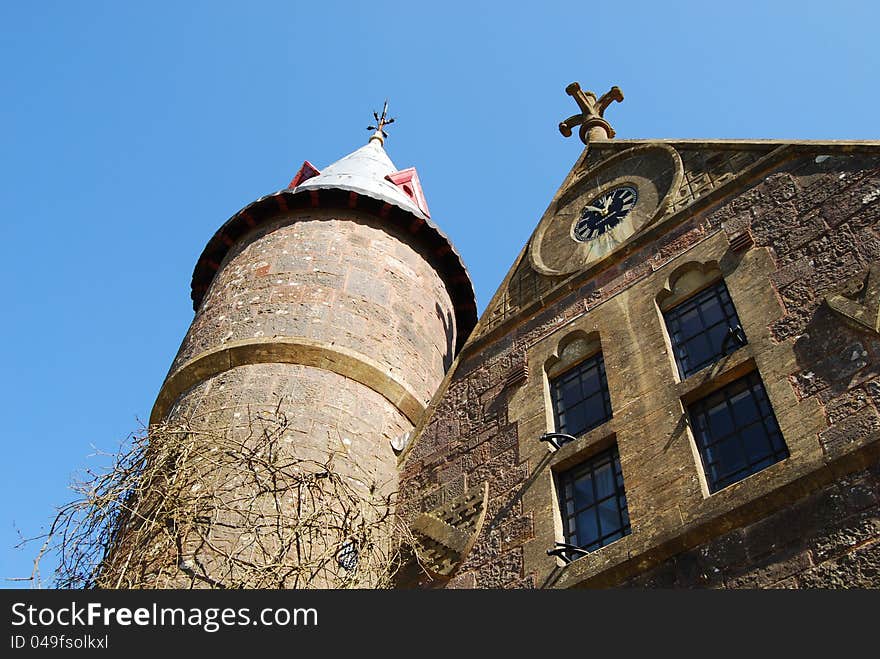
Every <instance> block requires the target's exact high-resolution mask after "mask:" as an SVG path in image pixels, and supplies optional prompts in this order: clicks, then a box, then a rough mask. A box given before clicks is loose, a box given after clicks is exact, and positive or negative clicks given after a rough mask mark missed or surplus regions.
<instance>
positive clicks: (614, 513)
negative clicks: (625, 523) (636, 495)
mask: <svg viewBox="0 0 880 659" xmlns="http://www.w3.org/2000/svg"><path fill="white" fill-rule="evenodd" d="M598 507H599V524H600V525H601V527H602V535H608V534H610V533H613V532H614V531H616V530H618V529H620V527H621V523H620V512H619V511H618V510H617V499H616V498H614V497H611V498H610V499H605V501H601V502H600V503H599V506H598Z"/></svg>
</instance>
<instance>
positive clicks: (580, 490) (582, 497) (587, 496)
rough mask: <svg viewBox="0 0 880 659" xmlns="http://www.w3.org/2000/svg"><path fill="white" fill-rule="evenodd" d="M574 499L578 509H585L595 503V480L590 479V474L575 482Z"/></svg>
mask: <svg viewBox="0 0 880 659" xmlns="http://www.w3.org/2000/svg"><path fill="white" fill-rule="evenodd" d="M574 497H575V500H576V501H577V507H578V508H583V507H584V506H587V505H590V504H592V503H593V501H594V499H595V497H594V496H593V479H592V478H590V475H589V474H587V475H586V476H584V477H582V478H579V479H578V480H576V481H575V482H574Z"/></svg>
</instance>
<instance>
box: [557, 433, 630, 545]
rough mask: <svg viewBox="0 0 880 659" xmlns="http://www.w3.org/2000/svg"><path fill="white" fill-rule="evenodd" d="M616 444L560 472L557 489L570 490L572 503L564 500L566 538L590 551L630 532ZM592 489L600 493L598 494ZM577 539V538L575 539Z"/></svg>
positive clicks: (561, 490)
mask: <svg viewBox="0 0 880 659" xmlns="http://www.w3.org/2000/svg"><path fill="white" fill-rule="evenodd" d="M620 473H621V470H620V457H619V456H618V453H617V447H613V448H611V449H609V450H607V451H604V452H602V453H600V454H598V455H596V456H595V457H593V458H592V459H590V460H588V461H586V462H584V463H582V464H580V465H578V466H576V467H574V468H572V469H569V470H568V471H565V472H562V473H560V474H559V475H558V476H557V478H558V480H559V491H560V492H572V493H573V497H574V498H573V500H572V501H571V502H570V503H571V504H572V505H567V504H568V503H569V502H566V501H564V500H563V502H562V503H563V504H565V505H562V506H561V509H562V510H563V511H564V512H563V524H564V527H565V537H566V538H567V539H569V541H570V542H573V543H574V544H576V545H577V546H579V547H581V548H583V549H587V550H590V551H592V550H593V549H598V548H600V547H603V546H605V545H607V544H609V543H610V542H613V541H614V540H618V539H620V538H622V537H623V536H625V535H628V534H629V533H630V523H629V512H628V511H627V507H626V492H624V489H623V480H622V478H621V476H620ZM594 488H595V489H598V490H599V492H600V495H599V496H598V497H597V496H596V495H595V492H594ZM575 538H576V540H575Z"/></svg>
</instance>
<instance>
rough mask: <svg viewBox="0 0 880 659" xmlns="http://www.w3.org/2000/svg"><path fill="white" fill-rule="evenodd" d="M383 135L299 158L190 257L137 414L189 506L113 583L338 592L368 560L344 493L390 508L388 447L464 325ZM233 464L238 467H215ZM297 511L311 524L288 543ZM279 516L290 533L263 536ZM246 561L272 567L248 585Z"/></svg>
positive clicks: (412, 416) (393, 470)
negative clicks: (324, 494)
mask: <svg viewBox="0 0 880 659" xmlns="http://www.w3.org/2000/svg"><path fill="white" fill-rule="evenodd" d="M387 123H389V122H387V121H384V115H383V120H381V121H380V122H379V125H378V126H377V130H376V133H375V134H374V135H373V137H371V138H370V140H369V142H368V143H367V144H366V145H365V146H363V147H361V148H359V149H357V150H356V151H354V152H353V153H351V154H349V155H347V156H345V157H344V158H342V159H340V160H338V161H337V162H335V163H333V164H332V165H329V166H328V167H326V168H324V169H323V170H318V169H317V168H316V167H314V166H313V165H311V164H310V163H309V162H308V161H306V162H305V163H304V164H303V166H302V167H301V169H300V170H299V172H298V173H297V174H296V176H295V178H294V179H293V181H291V183H290V185H289V186H288V187H287V188H286V189H284V190H281V191H279V192H275V193H273V194H269V195H267V196H265V197H262V198H260V199H258V200H257V201H255V202H253V203H252V204H250V205H249V206H247V207H245V208H244V209H242V210H241V211H239V212H238V213H236V214H235V215H233V216H232V218H230V219H229V220H228V221H227V222H226V223H225V224H224V225H223V226H222V227H221V228H220V230H219V231H218V232H217V233H216V234H215V235H214V237H213V238H212V239H211V240H210V242H209V243H208V245H207V247H206V248H205V250H204V252H203V253H202V255H201V257H200V259H199V261H198V264H197V265H196V268H195V271H194V274H193V280H192V299H193V307H194V309H195V312H196V315H195V318H194V320H193V322H192V325H191V326H190V329H189V331H188V332H187V335H186V337H185V338H184V340H183V343H182V345H181V347H180V350H179V352H178V354H177V357H176V358H175V359H174V362H173V364H172V366H171V369H170V371H169V373H168V376H167V378H166V379H165V382H164V384H163V385H162V388H161V391H160V393H159V396H158V398H157V401H156V404H155V407H154V409H153V412H152V415H151V419H150V421H151V428H154V429H157V428H165V429H168V428H177V427H181V428H183V429H184V430H181V431H179V432H181V433H184V434H185V436H186V437H187V440H186V441H187V442H188V443H189V444H188V446H190V447H191V451H192V455H190V456H189V458H188V461H184V462H182V461H181V459H180V456H179V455H177V454H175V455H174V466H173V467H172V468H171V470H172V471H179V470H181V469H182V470H183V472H184V473H182V474H179V475H176V476H175V478H177V479H178V480H181V481H182V482H185V483H186V484H187V485H186V490H185V495H186V496H187V497H189V496H192V497H196V498H198V503H197V504H178V505H181V506H183V507H184V508H187V506H190V507H192V506H195V507H196V508H199V510H200V512H193V511H192V510H190V511H189V512H188V513H187V514H186V515H183V517H187V519H185V520H181V519H174V520H172V521H171V522H169V523H168V524H169V525H170V526H171V527H173V529H172V531H170V532H166V536H167V537H165V538H164V539H163V540H161V541H159V540H157V541H156V543H154V544H157V546H158V545H161V547H162V548H161V549H155V548H153V549H150V550H149V551H148V552H147V550H145V549H143V548H138V547H134V549H133V550H132V549H130V550H129V551H134V553H135V554H136V555H137V554H138V553H140V552H147V553H149V554H150V556H151V557H147V556H146V555H144V556H141V559H142V560H141V565H140V566H139V568H138V569H139V574H138V576H137V577H136V581H138V583H133V582H131V581H130V580H128V581H126V580H123V581H122V582H120V585H124V586H126V585H127V586H129V587H131V586H133V585H138V586H141V585H144V586H177V587H180V586H187V585H197V586H198V585H204V584H208V585H220V586H230V585H237V586H245V587H266V586H280V587H303V586H309V585H319V586H325V585H326V586H335V585H339V583H340V581H341V580H345V579H349V581H351V579H352V575H353V574H354V573H355V572H356V570H357V557H358V555H359V553H360V555H361V556H363V552H364V551H367V549H366V548H365V547H363V546H359V543H361V542H370V543H372V544H371V548H372V549H369V550H370V551H372V550H375V549H376V546H377V545H376V544H375V538H373V539H371V540H360V539H359V538H358V533H360V531H358V530H357V528H355V527H356V526H357V524H360V525H361V527H364V525H365V522H364V520H360V521H359V522H355V523H351V524H350V523H349V521H350V520H348V518H349V517H352V516H354V514H355V512H357V511H355V510H354V508H358V505H359V504H357V502H355V503H354V504H351V501H350V498H351V495H352V493H354V494H355V495H356V496H361V497H363V500H364V502H365V504H364V505H366V506H368V507H369V505H374V503H370V502H376V501H378V502H379V503H378V504H375V506H374V507H375V508H376V510H374V512H376V511H378V513H379V516H380V517H381V516H383V515H384V514H387V513H388V512H389V511H388V510H386V511H384V512H383V511H382V508H383V506H384V504H383V503H382V502H386V503H388V504H389V505H393V499H391V498H389V496H390V495H391V494H392V493H393V492H394V491H395V490H396V488H397V458H396V454H395V449H394V447H395V446H396V447H398V448H399V447H400V442H401V441H403V440H405V439H406V437H407V436H408V433H409V432H410V431H411V430H412V429H413V427H414V426H415V424H417V423H418V421H419V419H420V418H421V416H422V414H423V412H424V410H425V406H426V405H427V403H428V401H429V400H430V399H431V397H432V396H433V394H434V392H435V391H436V389H437V387H438V385H439V383H440V381H441V380H442V378H443V376H444V374H445V372H446V370H447V369H448V368H449V366H450V364H451V363H452V359H453V355H454V353H455V351H456V349H457V347H458V346H460V345H461V344H462V343H463V341H464V339H466V338H467V336H468V334H469V333H470V331H471V329H472V328H473V327H474V324H475V322H476V308H475V304H474V293H473V288H472V285H471V282H470V278H469V276H468V273H467V270H466V269H465V267H464V264H463V263H462V260H461V258H460V257H459V255H458V254H457V253H456V251H455V249H454V248H453V246H452V244H451V242H450V241H449V239H448V238H447V237H446V236H445V235H444V234H443V232H442V231H440V229H439V228H438V227H437V226H436V225H435V224H434V223H433V222H432V220H431V218H430V214H429V210H428V206H427V203H426V201H425V197H424V194H423V192H422V189H421V185H420V182H419V178H418V174H417V173H416V171H415V169H405V170H398V168H397V167H396V166H395V165H394V164H393V163H392V162H391V159H390V158H389V157H388V155H387V154H386V152H385V150H384V147H383V141H384V137H385V134H384V132H383V131H382V127H383V125H387ZM199 437H204V439H203V440H202V439H199ZM212 443H213V444H215V445H213V446H212ZM171 444H172V445H173V441H172V442H171ZM221 445H222V446H221ZM163 450H165V449H163ZM169 450H171V449H169ZM231 453H235V454H236V455H237V457H236V458H235V460H238V461H239V462H241V463H242V464H238V465H237V464H236V462H235V460H229V459H224V458H223V457H222V456H221V455H220V454H231ZM212 456H214V457H212ZM156 459H158V458H156ZM163 459H164V458H163ZM264 463H265V465H264ZM255 465H256V466H255ZM260 465H263V466H260ZM327 465H330V468H331V469H327ZM260 470H263V471H262V472H261V473H258V472H260ZM331 470H332V472H333V473H332V474H330V473H329V471H331ZM302 473H308V474H310V476H309V478H305V477H303V478H299V477H298V476H297V475H298V474H302ZM331 477H332V478H337V479H338V483H337V484H336V485H331V487H330V489H331V490H333V488H334V487H336V488H337V490H338V488H342V490H340V491H342V492H343V493H344V494H343V495H340V496H342V498H343V499H346V502H347V503H343V504H340V507H339V508H338V510H337V511H336V512H337V513H338V515H337V519H342V518H345V519H342V521H341V522H340V525H339V528H333V529H331V528H330V527H334V526H336V524H335V521H334V522H333V523H332V524H331V523H329V522H328V521H327V520H326V519H324V518H321V517H320V516H321V515H322V514H326V513H327V510H328V509H334V508H335V507H336V505H337V504H335V503H333V502H332V501H331V502H330V503H328V502H327V501H323V502H318V503H316V502H315V500H314V496H315V492H316V491H318V490H315V489H310V488H313V486H314V487H317V486H318V485H320V483H319V481H320V480H321V479H322V478H323V480H324V481H326V482H329V481H330V480H332V478H331ZM269 480H273V481H275V482H274V483H268V482H264V481H269ZM279 482H280V483H281V485H279ZM316 484H317V485H316ZM180 487H183V486H180ZM322 487H323V485H322ZM273 488H274V491H273ZM326 489H327V488H325V490H326ZM192 490H194V492H192ZM279 490H280V491H281V494H280V495H279V494H278V491H279ZM181 491H184V490H181ZM310 498H311V499H310ZM352 506H353V507H352ZM188 510H189V509H188ZM193 510H195V509H194V508H193ZM306 515H311V516H312V517H313V518H314V519H315V520H317V521H316V522H315V523H313V524H312V525H311V526H310V527H309V528H308V529H307V530H306V531H305V532H304V533H300V536H301V537H295V536H296V533H298V532H299V531H297V530H296V528H295V527H296V523H297V522H296V520H297V519H298V518H300V517H302V518H303V519H304V517H305V516H306ZM169 516H171V517H180V516H181V515H177V516H176V515H175V514H170V513H169ZM366 516H367V517H369V515H366ZM374 516H375V515H374ZM190 518H192V519H190ZM388 518H389V519H390V515H389V516H388ZM306 521H307V520H305V519H304V521H303V524H306ZM282 522H283V524H286V525H287V526H288V527H290V530H289V532H286V535H285V533H278V532H277V529H276V530H273V529H272V528H271V527H272V526H273V525H276V526H277V524H278V523H282ZM368 522H369V520H368ZM346 525H347V526H346ZM264 527H265V528H264ZM321 527H326V528H327V533H326V534H324V535H321V534H320V528H321ZM169 528H170V527H169ZM300 530H301V529H300ZM362 530H363V528H361V531H362ZM309 534H311V536H314V537H310V538H306V536H308V535H309ZM171 536H174V537H171ZM304 543H306V544H308V545H309V546H308V547H304V546H303V544H304ZM124 544H125V542H124V538H123V542H122V545H124ZM379 545H381V541H380V542H379ZM120 546H121V545H120ZM379 549H381V547H379ZM120 553H121V552H120ZM156 556H160V558H158V559H157V558H156ZM304 556H307V557H308V558H307V559H304V558H303V557H304ZM304 560H308V561H310V563H309V565H307V566H305V567H303V565H301V563H302V562H303V561H304ZM135 562H137V561H135ZM255 565H263V566H264V567H265V566H269V567H268V568H267V569H264V570H263V572H262V573H260V574H262V575H263V576H260V577H259V578H257V577H255V576H254V575H255V574H258V573H259V572H258V571H257V568H255V567H254V566H255ZM279 566H280V567H279ZM129 572H130V574H132V575H133V574H134V572H132V571H131V570H130V569H129ZM285 575H286V576H285ZM132 578H133V577H132ZM261 580H262V581H261ZM374 581H375V579H374V578H373V577H371V576H369V575H365V574H361V575H360V577H359V580H354V581H351V582H352V583H357V584H358V585H372V584H373V582H374Z"/></svg>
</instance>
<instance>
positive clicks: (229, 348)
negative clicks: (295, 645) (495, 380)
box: [150, 338, 425, 425]
mask: <svg viewBox="0 0 880 659" xmlns="http://www.w3.org/2000/svg"><path fill="white" fill-rule="evenodd" d="M248 364H298V365H300V366H312V367H315V368H322V369H325V370H327V371H332V372H334V373H337V374H339V375H342V376H344V377H347V378H349V379H351V380H354V381H355V382H359V383H360V384H362V385H364V386H365V387H368V388H370V389H372V390H373V391H375V392H376V393H378V394H381V395H382V396H384V397H385V398H386V399H388V401H389V402H390V403H391V404H392V405H394V407H396V408H397V409H398V410H399V411H400V413H401V414H403V415H404V416H405V417H406V418H407V419H409V420H410V422H412V424H413V425H416V424H418V422H419V420H420V419H421V417H422V415H423V414H424V412H425V406H424V404H422V403H421V402H420V401H419V400H418V398H416V396H415V394H414V393H413V392H412V391H411V390H410V389H409V387H407V386H406V385H405V384H404V383H403V382H401V381H399V380H397V379H396V378H394V377H393V376H392V375H391V374H390V373H388V372H387V371H386V370H383V369H382V367H381V366H380V365H379V364H377V363H376V362H374V361H373V360H372V359H370V358H369V357H367V356H366V355H361V354H359V353H357V352H355V351H354V350H350V349H348V348H343V347H342V346H327V345H324V344H323V343H321V342H319V341H312V340H310V339H306V338H270V339H247V340H242V341H236V342H230V343H227V344H225V345H224V346H223V347H222V348H216V349H214V350H208V351H206V352H203V353H202V354H200V355H197V356H196V357H193V358H192V359H190V360H189V361H188V362H186V363H185V364H183V365H182V366H181V367H180V368H179V369H177V370H176V371H175V372H174V373H172V374H171V375H169V376H168V378H166V380H165V383H164V384H163V385H162V390H161V391H160V392H159V395H158V397H157V398H156V404H155V405H154V406H153V411H152V413H151V414H150V424H156V423H160V422H161V421H162V420H163V419H164V418H165V416H166V415H167V414H168V411H169V410H170V409H171V407H172V405H173V404H174V402H175V401H176V400H177V399H178V397H179V396H180V395H181V394H182V393H184V392H185V391H187V390H188V389H190V388H192V387H193V386H195V385H196V384H198V383H199V382H203V381H204V380H207V379H208V378H210V377H213V376H215V375H218V374H219V373H223V372H224V371H228V370H230V369H232V368H235V367H236V366H245V365H248Z"/></svg>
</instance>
